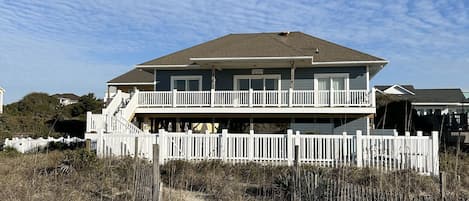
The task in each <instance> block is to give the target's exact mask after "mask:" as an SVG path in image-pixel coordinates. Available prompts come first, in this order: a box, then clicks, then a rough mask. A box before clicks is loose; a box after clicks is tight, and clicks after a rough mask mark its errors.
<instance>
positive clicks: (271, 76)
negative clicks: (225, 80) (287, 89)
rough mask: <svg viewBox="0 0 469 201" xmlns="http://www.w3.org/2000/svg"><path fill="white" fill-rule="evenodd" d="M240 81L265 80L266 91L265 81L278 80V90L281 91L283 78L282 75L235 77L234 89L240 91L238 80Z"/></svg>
mask: <svg viewBox="0 0 469 201" xmlns="http://www.w3.org/2000/svg"><path fill="white" fill-rule="evenodd" d="M239 79H263V80H264V90H265V79H277V80H278V83H277V89H278V90H280V89H281V86H282V84H281V81H282V80H281V76H280V74H264V75H233V89H234V90H235V91H236V90H238V85H237V80H239Z"/></svg>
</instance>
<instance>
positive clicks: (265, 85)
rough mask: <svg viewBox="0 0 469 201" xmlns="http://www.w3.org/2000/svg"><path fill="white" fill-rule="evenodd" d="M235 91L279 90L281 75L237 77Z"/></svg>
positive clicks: (234, 79)
mask: <svg viewBox="0 0 469 201" xmlns="http://www.w3.org/2000/svg"><path fill="white" fill-rule="evenodd" d="M233 85H234V90H249V89H253V90H277V89H279V88H280V75H235V76H234V77H233Z"/></svg>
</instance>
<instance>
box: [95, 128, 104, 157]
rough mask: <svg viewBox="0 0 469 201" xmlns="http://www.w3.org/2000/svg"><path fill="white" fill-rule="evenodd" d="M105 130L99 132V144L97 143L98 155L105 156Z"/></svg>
mask: <svg viewBox="0 0 469 201" xmlns="http://www.w3.org/2000/svg"><path fill="white" fill-rule="evenodd" d="M103 140H104V129H103V128H102V129H99V130H98V142H97V143H96V155H98V156H101V157H102V156H103V155H104V147H105V145H104V142H103Z"/></svg>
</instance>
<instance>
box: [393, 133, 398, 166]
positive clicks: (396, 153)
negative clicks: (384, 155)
mask: <svg viewBox="0 0 469 201" xmlns="http://www.w3.org/2000/svg"><path fill="white" fill-rule="evenodd" d="M393 134H394V135H393V136H394V137H393V138H392V145H393V150H392V153H393V156H394V159H395V160H394V162H393V168H395V169H399V161H400V160H399V145H398V142H397V137H398V136H399V133H398V132H397V130H396V129H394V130H393Z"/></svg>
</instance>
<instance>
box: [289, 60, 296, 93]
mask: <svg viewBox="0 0 469 201" xmlns="http://www.w3.org/2000/svg"><path fill="white" fill-rule="evenodd" d="M295 70H296V66H295V62H294V61H292V62H291V69H290V88H291V89H294V88H295Z"/></svg>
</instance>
